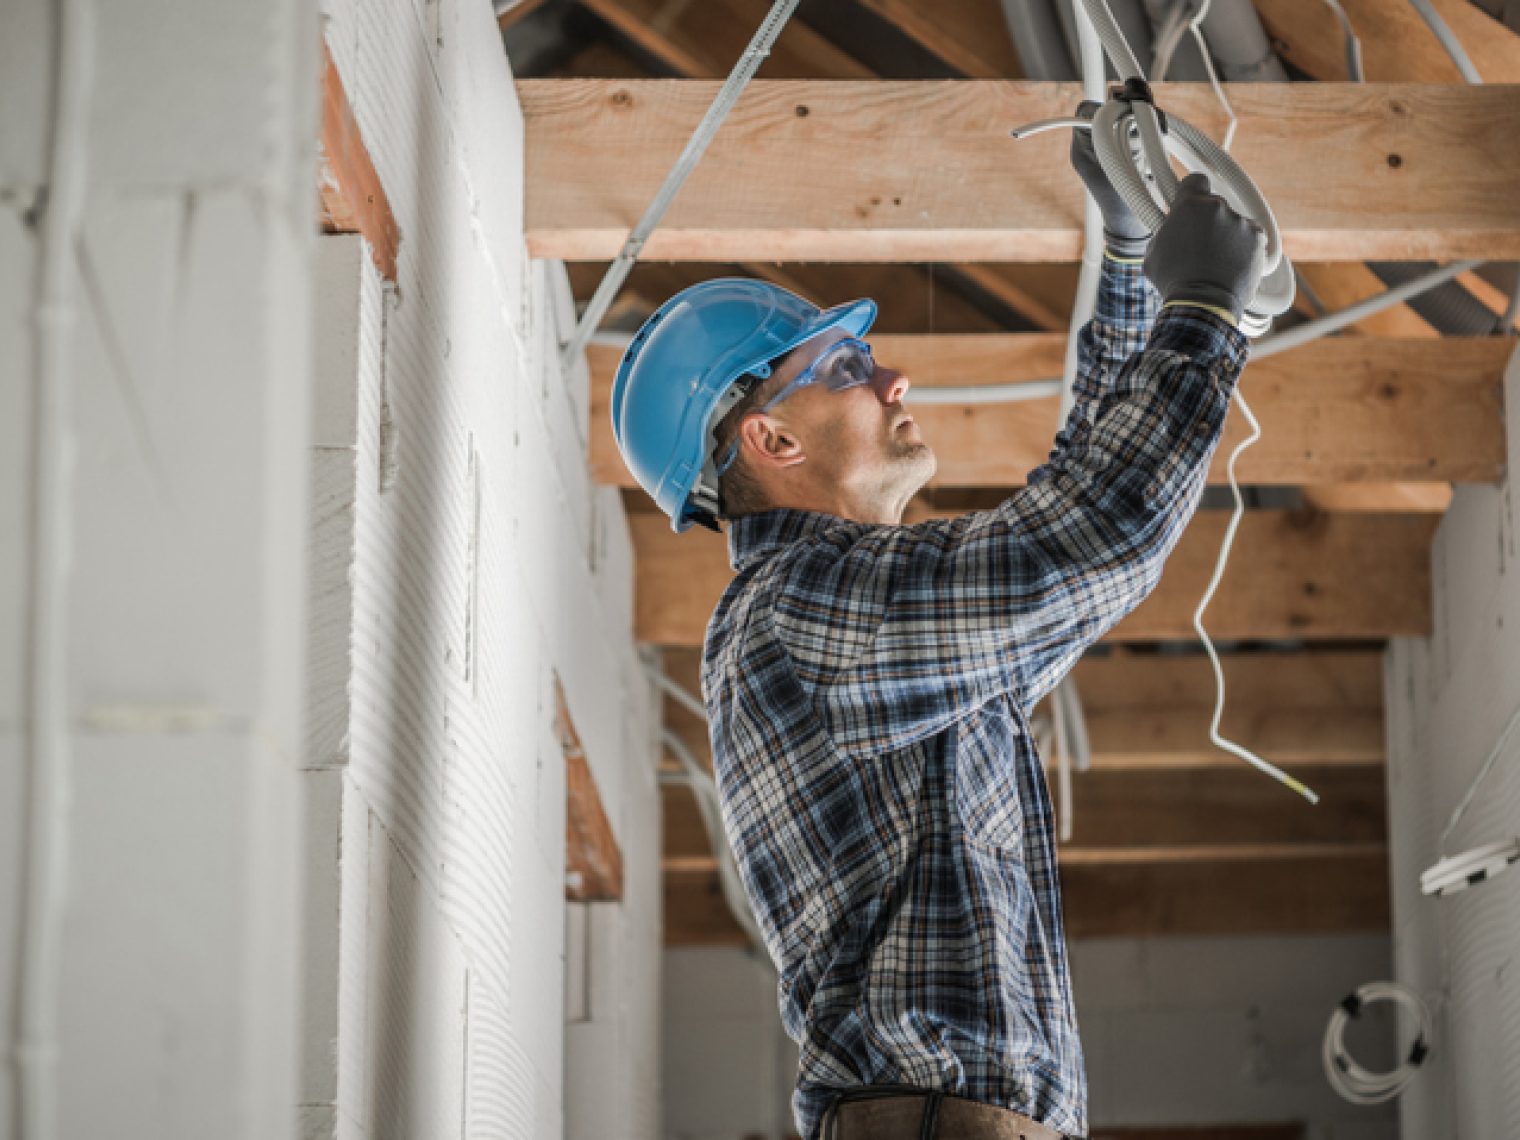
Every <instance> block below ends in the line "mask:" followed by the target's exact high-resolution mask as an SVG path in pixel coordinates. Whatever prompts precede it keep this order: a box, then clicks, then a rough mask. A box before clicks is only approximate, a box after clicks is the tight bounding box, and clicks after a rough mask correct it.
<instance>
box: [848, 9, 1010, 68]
mask: <svg viewBox="0 0 1520 1140" xmlns="http://www.w3.org/2000/svg"><path fill="white" fill-rule="evenodd" d="M860 2H861V6H862V7H864V8H865V9H866V10H867V11H870V12H875V13H876V14H877V15H878V16H880V17H882V19H884V20H888V21H890V22H891V23H892V24H895V25H896V26H897V28H898V29H899V30H900V31H902V32H903V33H904V34H905V35H907V36H909V37H910V38H911V39H912V40H913V41H914V42H915V43H917V44H918V45H919V46H920V47H922V48H923V49H924V50H925V51H927V52H928V53H929V54H930V55H932V56H934V57H935V58H936V59H938V60H940V61H941V62H942V63H944V64H945V65H946V66H948V67H952V68H954V69H955V70H956V71H958V72H960V73H961V74H962V75H964V76H966V77H967V78H970V79H1017V78H1018V77H1019V76H1021V75H1022V74H1024V72H1023V69H1022V68H1021V67H1020V66H1019V57H1018V53H1017V52H1016V51H1015V50H1014V46H1013V37H1012V36H1010V35H1009V34H1008V23H1007V19H1006V17H1004V15H1003V6H1002V3H1001V0H955V2H954V3H951V4H921V3H916V2H915V0H860Z"/></svg>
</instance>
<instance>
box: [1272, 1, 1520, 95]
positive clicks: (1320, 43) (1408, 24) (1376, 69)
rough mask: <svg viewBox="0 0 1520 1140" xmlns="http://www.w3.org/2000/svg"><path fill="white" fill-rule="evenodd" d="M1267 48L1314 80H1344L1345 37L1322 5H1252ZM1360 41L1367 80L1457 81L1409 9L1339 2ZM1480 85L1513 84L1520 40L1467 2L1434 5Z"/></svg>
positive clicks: (1517, 78)
mask: <svg viewBox="0 0 1520 1140" xmlns="http://www.w3.org/2000/svg"><path fill="white" fill-rule="evenodd" d="M1255 4H1256V9H1257V11H1258V12H1259V13H1260V14H1261V19H1262V23H1263V24H1264V25H1265V26H1266V29H1267V32H1268V34H1269V35H1270V36H1271V37H1272V40H1273V47H1274V48H1276V50H1277V51H1278V53H1279V54H1280V55H1282V57H1283V58H1284V59H1286V60H1288V62H1290V63H1292V64H1293V65H1294V66H1295V67H1298V68H1300V69H1301V70H1303V71H1305V72H1307V73H1308V74H1309V75H1312V76H1313V77H1314V78H1315V79H1321V80H1343V79H1347V78H1349V77H1348V76H1347V74H1346V52H1345V46H1344V45H1345V36H1344V35H1343V34H1342V32H1341V26H1340V22H1339V20H1337V19H1336V16H1335V13H1334V12H1333V11H1332V10H1331V8H1330V6H1329V5H1327V4H1325V3H1323V0H1255ZM1340 4H1341V7H1342V8H1343V9H1344V10H1345V13H1346V18H1347V19H1348V20H1350V21H1351V26H1352V27H1353V28H1354V29H1356V34H1357V38H1358V39H1360V40H1361V41H1362V67H1363V69H1364V70H1365V71H1366V73H1367V78H1368V79H1370V80H1372V81H1373V82H1388V81H1397V82H1405V83H1451V84H1456V83H1462V82H1464V80H1463V79H1462V74H1461V72H1460V71H1458V70H1457V65H1456V64H1455V63H1453V62H1452V60H1451V56H1449V55H1448V54H1447V53H1446V51H1445V49H1444V48H1442V47H1441V44H1440V41H1439V40H1437V39H1436V37H1435V34H1434V33H1433V32H1432V31H1431V30H1430V28H1429V27H1427V26H1426V24H1425V21H1424V20H1422V19H1421V18H1420V15H1419V13H1418V12H1416V11H1415V8H1414V5H1412V4H1389V3H1387V2H1386V0H1340ZM1434 6H1435V8H1436V10H1437V11H1438V12H1439V13H1440V15H1441V18H1442V19H1443V20H1444V21H1446V24H1447V26H1448V27H1449V28H1451V30H1452V32H1453V34H1454V35H1455V36H1456V37H1457V39H1458V41H1459V42H1460V43H1461V44H1462V47H1463V50H1465V51H1466V52H1467V54H1468V56H1469V57H1470V58H1471V59H1472V61H1473V66H1474V67H1475V68H1477V70H1478V74H1479V75H1480V76H1481V77H1482V78H1483V81H1484V82H1485V83H1520V36H1517V35H1516V34H1515V33H1514V32H1513V31H1512V30H1511V29H1509V28H1507V27H1505V26H1504V25H1503V24H1501V23H1499V21H1497V20H1495V19H1493V18H1492V17H1491V16H1489V15H1488V13H1486V12H1484V11H1483V10H1482V9H1480V8H1479V7H1478V6H1477V5H1476V4H1472V3H1469V2H1468V0H1435V5H1434Z"/></svg>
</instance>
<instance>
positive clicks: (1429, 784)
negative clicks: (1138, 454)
mask: <svg viewBox="0 0 1520 1140" xmlns="http://www.w3.org/2000/svg"><path fill="white" fill-rule="evenodd" d="M1504 385H1505V407H1506V417H1507V420H1508V442H1509V455H1510V457H1511V470H1513V457H1514V456H1516V455H1520V354H1516V355H1515V356H1512V357H1511V359H1510V363H1509V367H1508V369H1507V371H1506V376H1505V381H1504ZM1512 479H1513V476H1511V479H1510V480H1506V481H1505V482H1504V483H1503V484H1502V485H1500V486H1498V487H1459V488H1458V489H1457V491H1456V494H1455V495H1454V497H1453V499H1452V504H1451V507H1450V509H1449V510H1448V511H1447V513H1446V517H1445V519H1444V520H1442V523H1441V527H1440V529H1439V530H1438V531H1437V532H1436V540H1435V546H1434V549H1433V553H1432V571H1433V574H1432V580H1433V588H1434V591H1435V599H1434V600H1435V628H1434V633H1433V635H1432V636H1431V637H1428V638H1402V639H1399V640H1397V641H1395V642H1394V643H1393V645H1392V646H1391V647H1390V649H1389V652H1388V656H1387V660H1386V666H1385V670H1384V700H1385V703H1386V705H1387V708H1388V747H1389V756H1388V759H1389V814H1390V835H1391V837H1392V841H1393V860H1392V861H1393V907H1394V950H1395V962H1396V970H1397V977H1398V979H1399V980H1400V981H1402V982H1404V983H1406V984H1408V985H1411V986H1413V987H1414V988H1416V989H1417V990H1418V991H1419V992H1420V993H1421V994H1422V995H1423V996H1424V997H1425V998H1426V999H1427V1000H1428V1001H1430V1002H1431V1003H1432V1006H1433V1009H1434V1011H1435V1013H1436V1045H1435V1048H1434V1049H1433V1050H1432V1052H1431V1054H1430V1057H1429V1059H1428V1060H1427V1062H1426V1065H1425V1069H1426V1071H1425V1072H1424V1073H1422V1074H1421V1076H1420V1078H1419V1079H1418V1080H1417V1081H1416V1082H1415V1084H1414V1085H1413V1087H1412V1088H1411V1089H1410V1090H1409V1092H1407V1093H1406V1094H1405V1095H1404V1097H1403V1098H1402V1099H1401V1105H1400V1107H1401V1113H1400V1119H1401V1122H1402V1131H1403V1135H1404V1137H1405V1138H1406V1140H1413V1138H1415V1137H1426V1136H1442V1137H1448V1138H1450V1140H1486V1138H1487V1137H1500V1136H1505V1137H1508V1136H1517V1135H1520V970H1517V967H1516V961H1515V959H1516V955H1517V954H1520V868H1511V869H1510V870H1509V871H1507V872H1506V873H1505V874H1504V875H1502V876H1501V877H1499V878H1497V879H1495V880H1493V881H1492V882H1489V883H1487V884H1484V885H1482V886H1480V887H1477V888H1474V889H1471V890H1468V891H1465V892H1463V893H1460V894H1457V895H1454V896H1451V897H1450V898H1446V899H1433V898H1427V897H1425V896H1423V895H1422V894H1421V893H1420V890H1419V879H1420V873H1421V872H1422V871H1423V870H1424V869H1425V868H1427V867H1428V866H1430V865H1431V864H1432V863H1434V862H1435V861H1436V859H1437V858H1438V857H1439V856H1440V850H1439V840H1440V836H1441V832H1442V830H1443V829H1444V828H1445V827H1446V824H1447V821H1448V819H1449V818H1450V816H1451V813H1452V811H1453V809H1454V808H1455V807H1456V805H1457V804H1458V803H1459V802H1460V801H1461V799H1462V796H1463V794H1464V793H1465V792H1466V791H1467V789H1468V788H1469V787H1470V786H1471V784H1472V781H1473V779H1474V778H1475V777H1476V776H1477V774H1478V772H1479V769H1480V768H1481V767H1482V765H1483V763H1484V761H1485V759H1486V758H1487V757H1488V755H1489V754H1490V752H1491V751H1492V749H1493V748H1494V746H1495V744H1496V742H1497V741H1498V740H1499V737H1500V736H1501V734H1502V732H1503V730H1504V727H1505V725H1506V724H1507V723H1508V721H1509V719H1510V717H1511V716H1512V715H1514V713H1515V711H1516V709H1517V708H1520V565H1517V559H1520V543H1517V540H1516V535H1517V532H1520V512H1517V504H1516V501H1515V495H1514V491H1513V486H1512V482H1511V480H1512ZM1516 835H1520V748H1517V747H1516V746H1515V744H1514V743H1513V742H1512V743H1511V746H1510V748H1509V751H1508V754H1506V755H1501V756H1500V758H1499V759H1498V761H1497V762H1496V766H1495V767H1494V769H1493V770H1492V771H1491V773H1490V775H1489V776H1488V779H1487V780H1486V781H1485V783H1484V784H1483V785H1482V786H1481V787H1480V788H1479V789H1478V793H1477V795H1476V796H1475V797H1474V799H1473V803H1472V806H1471V808H1470V809H1469V810H1468V811H1467V813H1466V815H1465V816H1464V817H1463V819H1462V821H1461V823H1460V824H1459V825H1458V827H1457V828H1456V829H1455V830H1454V831H1453V832H1452V835H1451V839H1450V845H1449V851H1448V853H1450V854H1455V853H1458V852H1461V851H1464V850H1467V849H1468V848H1471V847H1476V846H1480V845H1482V844H1484V843H1489V842H1492V841H1495V840H1499V839H1507V838H1512V837H1514V836H1516ZM1406 1041H1407V1037H1406Z"/></svg>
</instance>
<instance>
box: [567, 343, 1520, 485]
mask: <svg viewBox="0 0 1520 1140" xmlns="http://www.w3.org/2000/svg"><path fill="white" fill-rule="evenodd" d="M871 343H872V346H873V348H874V349H875V350H876V355H877V357H878V358H879V359H881V360H883V361H885V362H886V363H888V364H890V365H891V366H892V367H894V368H896V369H898V370H899V371H901V372H904V373H906V374H907V375H908V377H909V378H910V379H912V381H913V383H914V386H915V387H922V388H925V389H933V388H935V387H939V386H945V385H973V386H982V385H986V384H994V383H1008V382H1017V381H1024V380H1038V379H1048V378H1051V377H1059V376H1060V375H1061V368H1062V363H1063V360H1064V356H1065V351H1066V337H1065V336H1064V335H1059V334H1042V333H1007V334H986V335H966V336H917V337H913V336H879V337H872V338H871ZM1512 351H1513V346H1512V345H1511V344H1510V342H1509V341H1507V340H1506V339H1505V338H1503V337H1443V338H1438V339H1434V340H1422V339H1409V338H1384V337H1341V338H1332V339H1325V340H1318V341H1314V342H1313V343H1311V344H1307V345H1304V346H1303V347H1302V348H1298V349H1294V350H1293V351H1290V352H1285V353H1282V354H1281V355H1279V356H1272V357H1267V358H1266V359H1263V360H1260V361H1255V362H1253V363H1251V364H1249V365H1248V366H1247V368H1246V371H1245V373H1244V374H1243V376H1242V378H1241V382H1240V383H1241V391H1242V392H1243V393H1244V394H1246V395H1247V396H1248V397H1249V399H1250V402H1251V410H1252V411H1253V412H1254V413H1255V414H1256V417H1257V419H1259V420H1260V421H1261V425H1262V439H1261V440H1260V441H1259V442H1258V443H1257V444H1256V445H1255V446H1253V447H1252V448H1251V449H1250V450H1249V451H1247V452H1246V453H1245V455H1243V456H1242V457H1241V459H1240V463H1239V466H1238V470H1239V473H1240V478H1241V481H1242V482H1244V483H1256V484H1298V483H1324V484H1336V483H1358V482H1374V483H1393V482H1413V481H1420V482H1447V481H1451V482H1493V481H1495V480H1497V479H1499V478H1500V476H1501V475H1502V473H1503V471H1504V462H1505V441H1504V432H1503V415H1502V407H1501V391H1502V385H1501V380H1502V377H1503V373H1504V366H1505V363H1506V362H1507V361H1508V359H1509V355H1510V353H1511V352H1512ZM619 356H620V350H618V349H616V348H610V347H606V346H593V347H592V348H591V349H590V351H589V359H590V361H591V367H592V384H593V388H592V404H591V467H592V473H593V476H594V477H595V478H596V480H597V481H598V482H600V483H615V484H617V485H619V486H624V487H632V486H636V483H635V482H634V479H633V476H632V475H631V474H630V473H629V472H628V469H627V467H625V466H624V464H623V460H622V456H621V455H620V454H619V453H618V450H617V444H616V442H615V441H614V440H613V437H612V425H611V422H610V418H609V414H610V413H609V410H608V409H609V405H610V399H611V392H612V376H613V373H614V371H615V369H616V366H617V361H618V358H619ZM906 403H907V405H908V407H909V408H910V409H912V411H913V415H914V417H915V418H916V419H917V420H918V422H919V426H920V428H921V430H922V432H923V438H924V439H925V440H927V441H928V442H929V443H930V444H931V445H932V446H933V447H934V450H935V454H936V455H937V456H938V457H939V471H938V473H937V474H936V476H935V478H934V480H933V481H932V482H931V484H930V485H931V486H936V487H940V486H946V487H1007V486H1017V485H1019V484H1022V483H1023V482H1024V479H1025V477H1026V476H1027V475H1028V473H1029V471H1030V470H1032V469H1033V468H1035V467H1037V466H1039V465H1040V464H1041V463H1043V462H1045V460H1046V458H1047V457H1048V456H1049V454H1050V448H1051V444H1052V442H1053V440H1054V438H1055V434H1056V430H1057V428H1058V427H1059V418H1060V417H1059V411H1060V409H1059V401H1058V400H1057V399H1056V398H1054V397H1051V398H1049V399H1041V400H1028V401H1024V402H1021V403H1012V404H985V405H967V404H954V405H943V406H916V407H915V406H914V401H913V394H912V392H909V394H908V398H907V401H906ZM1246 434H1247V429H1246V425H1245V422H1244V419H1243V418H1242V416H1241V415H1240V411H1239V409H1238V408H1235V409H1232V411H1231V413H1230V418H1229V420H1228V422H1227V423H1226V426H1225V433H1224V438H1223V440H1222V441H1221V443H1220V446H1219V449H1218V451H1217V452H1216V454H1215V458H1214V463H1213V466H1212V467H1211V468H1210V471H1209V479H1210V481H1211V482H1214V483H1223V482H1226V479H1227V476H1226V463H1227V462H1228V459H1229V454H1230V451H1231V450H1232V449H1233V448H1234V446H1235V444H1237V443H1238V442H1239V441H1240V440H1241V439H1243V438H1245V436H1246Z"/></svg>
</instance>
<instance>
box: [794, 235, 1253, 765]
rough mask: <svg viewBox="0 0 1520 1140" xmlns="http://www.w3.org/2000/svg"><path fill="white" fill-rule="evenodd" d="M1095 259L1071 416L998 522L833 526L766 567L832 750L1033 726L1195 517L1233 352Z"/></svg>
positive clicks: (983, 517) (1118, 269)
mask: <svg viewBox="0 0 1520 1140" xmlns="http://www.w3.org/2000/svg"><path fill="white" fill-rule="evenodd" d="M1157 300H1158V298H1157V297H1156V295H1155V292H1154V290H1153V289H1151V287H1150V286H1149V284H1148V283H1146V282H1145V280H1144V278H1143V276H1142V274H1141V271H1140V268H1139V266H1127V265H1119V264H1115V263H1113V262H1112V261H1110V260H1105V264H1104V273H1103V277H1102V282H1101V285H1100V289H1099V295H1098V303H1097V307H1096V310H1095V314H1094V318H1093V320H1092V321H1091V322H1089V324H1088V325H1087V326H1086V327H1085V328H1084V329H1083V330H1082V333H1081V338H1080V341H1079V352H1080V355H1079V372H1078V377H1077V380H1076V383H1075V386H1074V403H1073V406H1072V410H1071V413H1070V415H1069V416H1068V418H1067V420H1066V423H1065V424H1064V425H1063V426H1062V428H1061V430H1060V432H1059V433H1058V434H1057V436H1056V441H1055V446H1054V449H1053V450H1052V451H1051V453H1050V457H1049V459H1048V460H1047V462H1046V463H1044V464H1043V465H1042V466H1040V467H1038V468H1036V469H1035V470H1034V471H1033V472H1031V473H1030V476H1029V480H1028V485H1027V486H1025V487H1023V488H1021V489H1019V490H1018V491H1016V492H1015V493H1014V494H1012V495H1011V496H1009V497H1008V498H1007V499H1006V500H1004V502H1003V503H1001V504H1000V505H999V506H997V507H996V508H993V509H991V510H986V511H978V512H974V513H971V514H968V515H963V516H961V517H959V518H955V519H946V520H935V521H931V522H927V523H921V524H918V525H915V526H897V527H883V526H869V525H866V524H845V525H843V526H841V527H839V528H836V529H834V530H832V531H830V532H829V533H828V534H827V535H826V536H825V537H824V538H823V539H822V540H820V541H816V542H813V543H809V544H808V545H807V546H806V547H805V548H804V549H803V550H801V551H800V552H799V553H798V554H797V555H796V556H795V557H794V558H791V559H789V560H787V563H786V565H785V567H784V568H782V574H783V577H782V578H781V580H780V581H778V582H777V583H776V589H775V593H774V603H773V613H774V620H775V622H776V627H777V630H778V633H779V635H780V640H781V643H782V644H783V645H784V646H785V647H786V648H787V650H788V652H789V654H790V655H791V657H792V659H793V662H794V667H795V669H796V672H797V675H798V678H799V680H800V681H801V682H802V684H803V686H804V688H805V689H806V690H807V691H808V692H809V694H810V695H811V696H812V698H813V703H814V704H815V706H817V707H818V708H819V709H820V711H821V712H822V713H823V716H824V719H825V721H826V723H827V725H828V727H829V729H830V731H831V733H832V734H833V736H834V737H835V739H836V742H837V743H839V744H840V745H841V746H843V747H845V748H860V749H864V750H877V749H891V748H897V747H903V746H905V745H907V744H910V743H912V742H913V741H914V740H915V739H919V738H921V737H923V736H926V735H931V734H934V733H937V732H939V731H942V730H943V729H944V728H946V727H948V725H949V724H951V723H952V722H953V721H954V720H956V719H957V718H959V717H961V716H963V715H965V713H966V711H967V710H968V707H972V706H975V705H977V704H980V703H981V702H983V701H985V700H987V699H989V698H990V697H992V696H994V695H998V694H1002V693H1007V692H1009V691H1012V692H1013V693H1014V694H1015V696H1016V698H1017V699H1018V700H1019V701H1020V703H1021V704H1022V705H1023V706H1024V708H1025V709H1026V710H1027V709H1030V708H1032V707H1033V706H1034V705H1035V704H1036V703H1037V702H1038V701H1039V700H1040V698H1041V697H1042V696H1044V694H1045V693H1046V692H1048V691H1049V689H1050V688H1051V687H1052V686H1053V685H1054V684H1055V683H1056V682H1057V681H1058V680H1060V678H1061V677H1062V676H1063V675H1064V674H1065V672H1066V671H1067V670H1068V669H1069V668H1070V667H1071V665H1072V664H1073V663H1074V662H1075V661H1076V659H1077V658H1078V657H1079V656H1080V654H1081V653H1082V650H1083V649H1084V648H1085V647H1086V646H1088V645H1089V644H1091V643H1092V642H1093V641H1095V640H1096V639H1097V638H1099V637H1101V636H1102V635H1103V634H1104V633H1106V632H1107V631H1108V630H1109V629H1111V628H1112V627H1113V626H1114V625H1115V624H1117V623H1118V621H1119V620H1120V619H1121V618H1123V617H1124V616H1125V615H1126V614H1128V613H1129V612H1130V611H1131V610H1133V609H1134V608H1135V607H1136V606H1138V605H1139V604H1140V603H1141V602H1142V601H1143V600H1144V599H1145V597H1146V596H1147V595H1148V594H1149V593H1150V592H1151V590H1152V589H1153V588H1154V587H1155V585H1156V582H1157V581H1158V580H1159V578H1160V575H1161V567H1162V564H1163V562H1164V561H1165V559H1166V557H1167V555H1168V554H1169V553H1170V552H1171V550H1172V549H1173V548H1174V547H1175V545H1176V543H1177V540H1178V538H1179V537H1180V536H1181V533H1182V530H1183V528H1184V526H1185V525H1186V523H1187V521H1188V519H1189V518H1190V517H1191V515H1192V513H1193V511H1194V509H1195V508H1196V506H1197V503H1198V498H1199V495H1200V493H1201V491H1202V487H1203V483H1204V474H1205V472H1206V470H1207V467H1208V462H1209V459H1210V458H1211V456H1212V455H1213V452H1214V450H1215V448H1216V447H1217V445H1218V442H1219V436H1220V433H1221V431H1222V430H1223V427H1224V421H1225V416H1226V414H1227V412H1228V410H1229V400H1230V395H1231V393H1232V392H1233V390H1234V385H1235V381H1236V379H1237V378H1238V377H1239V374H1240V371H1241V369H1242V368H1244V366H1245V362H1246V358H1247V355H1248V352H1249V342H1248V341H1247V340H1246V338H1245V337H1244V336H1243V335H1242V334H1241V333H1240V332H1238V331H1237V330H1236V329H1234V328H1232V327H1231V326H1230V325H1229V324H1228V322H1226V321H1223V320H1221V319H1219V318H1218V317H1216V316H1214V315H1213V314H1210V313H1207V312H1204V311H1202V310H1199V309H1191V308H1182V307H1176V308H1168V309H1166V310H1165V311H1164V312H1162V313H1161V314H1160V315H1159V316H1157V315H1156V302H1157Z"/></svg>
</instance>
